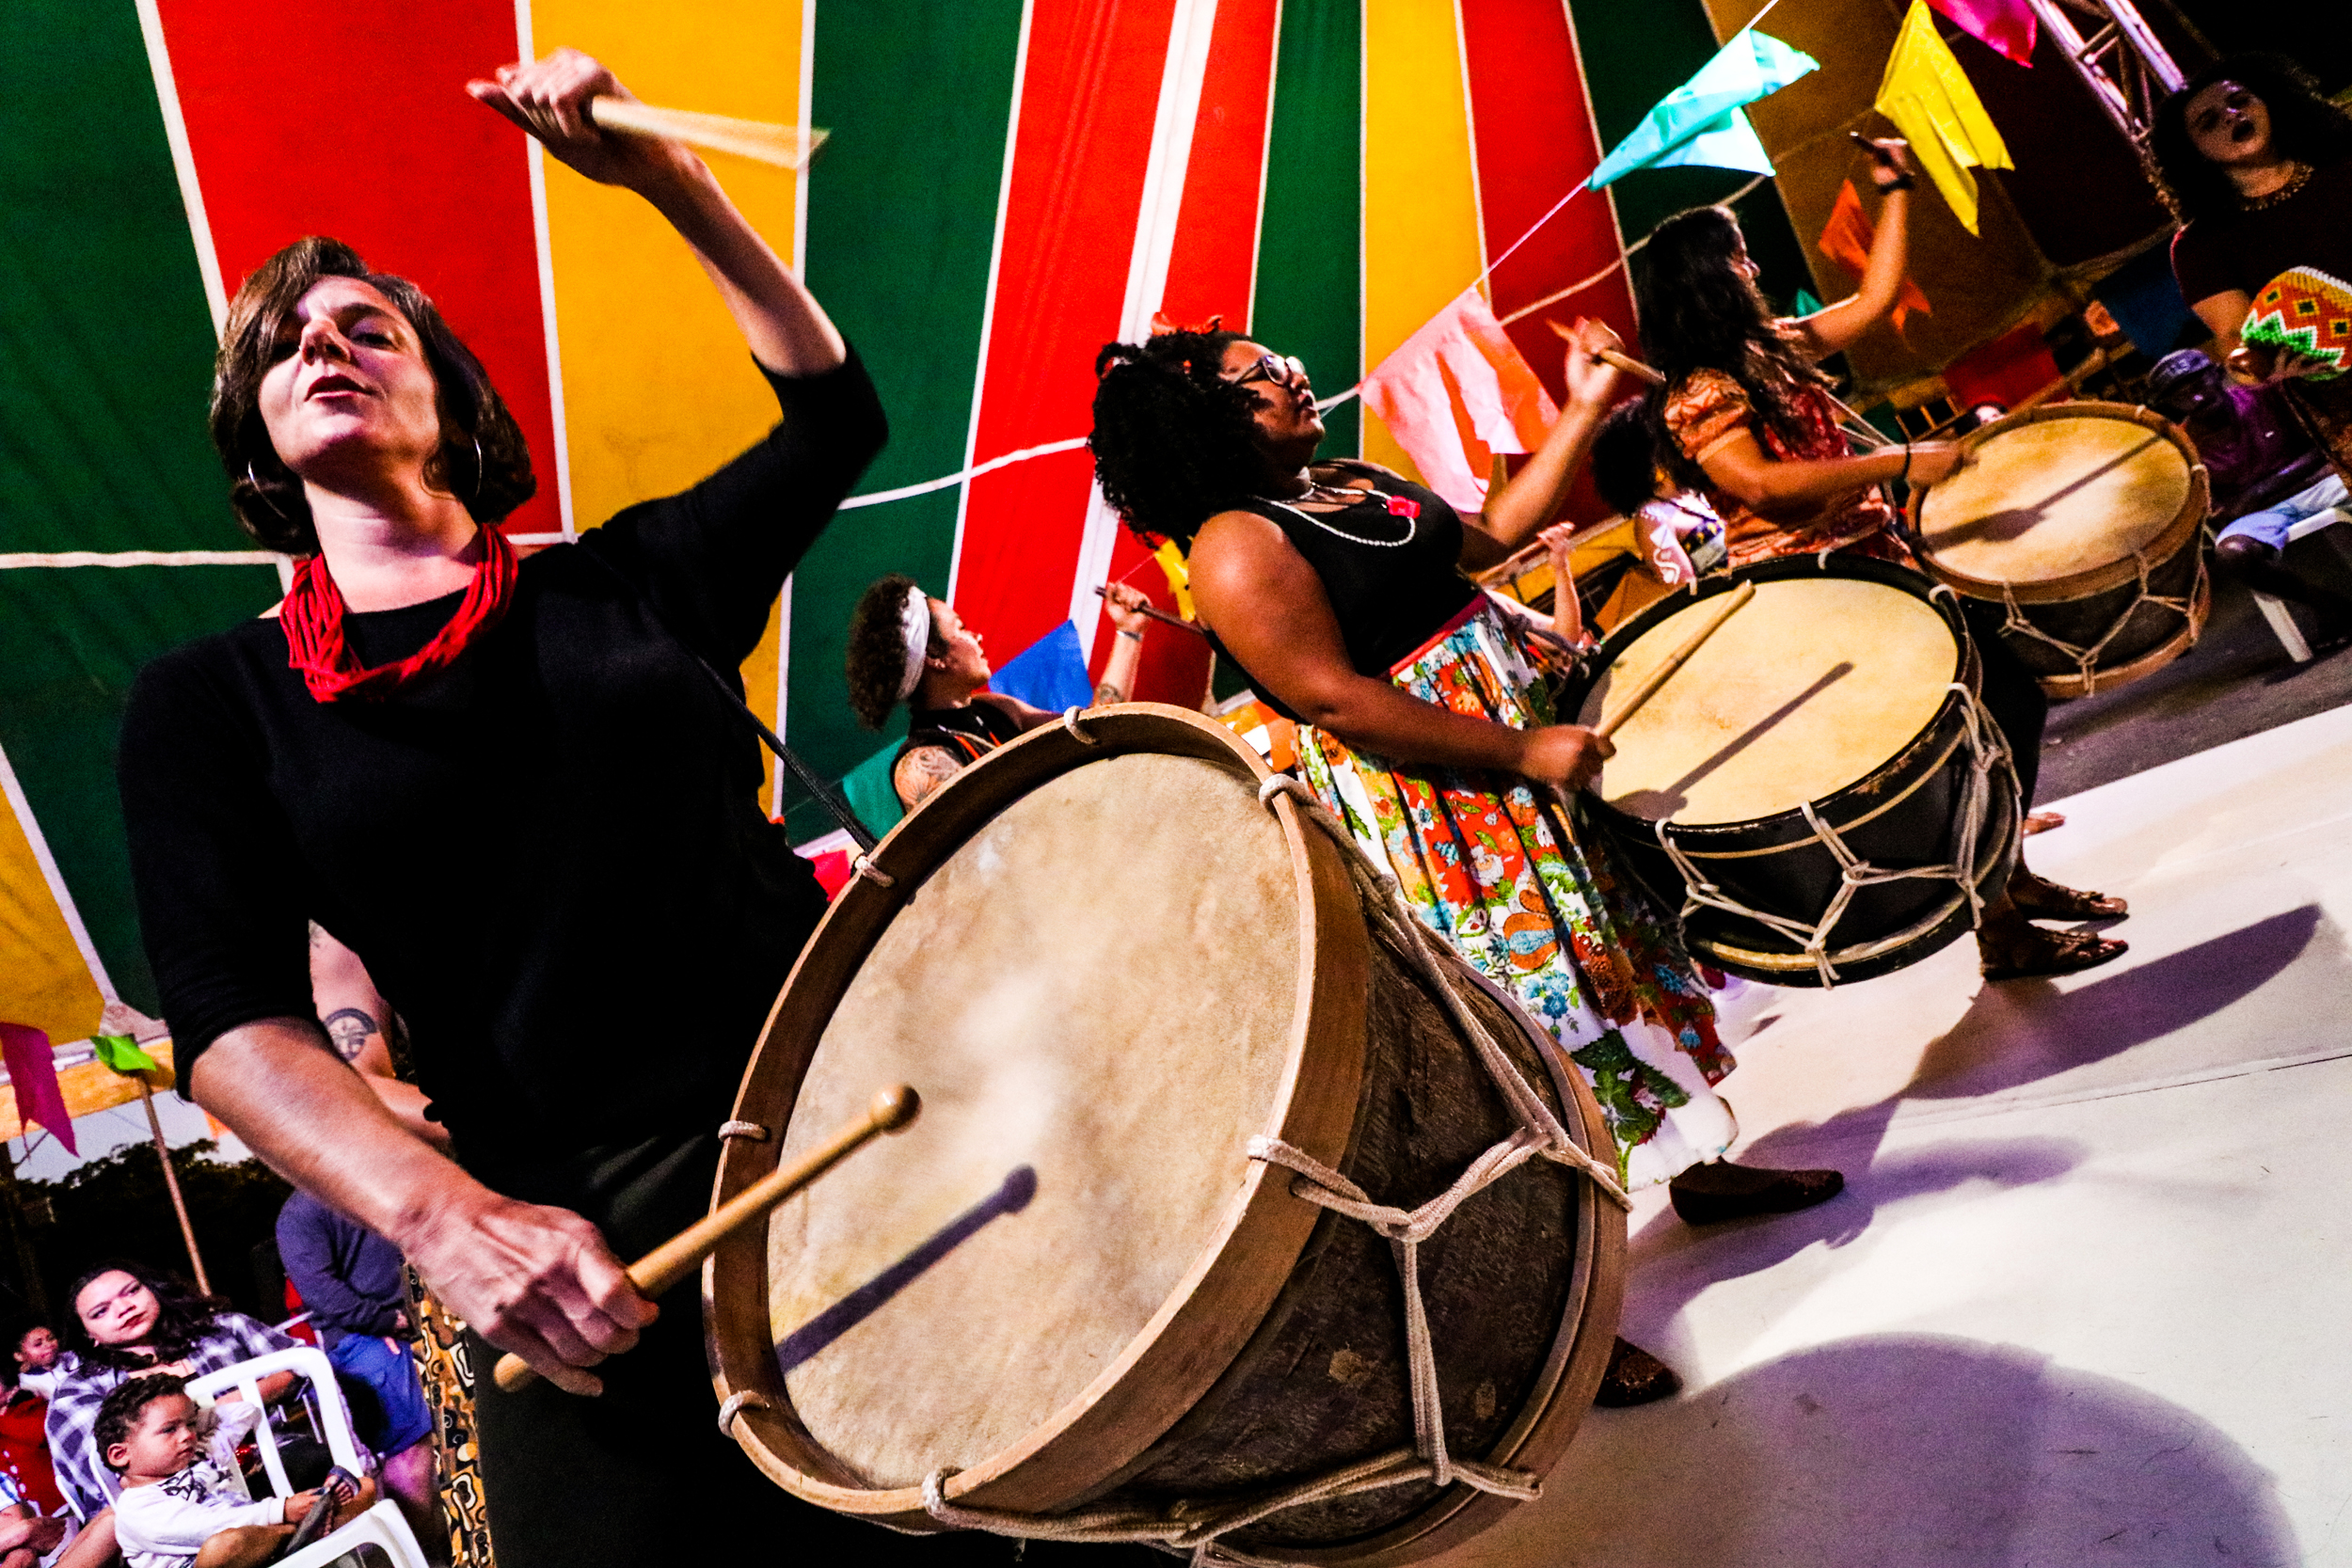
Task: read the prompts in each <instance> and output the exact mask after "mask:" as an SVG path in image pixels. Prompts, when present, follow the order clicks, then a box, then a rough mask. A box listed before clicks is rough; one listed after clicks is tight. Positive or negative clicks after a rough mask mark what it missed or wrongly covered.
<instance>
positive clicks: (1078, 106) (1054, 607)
mask: <svg viewBox="0 0 2352 1568" xmlns="http://www.w3.org/2000/svg"><path fill="white" fill-rule="evenodd" d="M1173 10H1174V0H1031V8H1030V16H1029V46H1028V58H1027V61H1026V64H1025V69H1024V71H1023V73H1022V85H1021V122H1020V124H1019V126H1018V127H1016V129H1015V131H1014V152H1013V168H1012V180H1011V182H1010V188H1009V190H1008V191H1007V192H1006V198H1005V211H1004V213H1003V214H1002V222H1003V224H1004V238H1003V240H1002V242H1001V248H1000V250H999V252H998V259H997V265H996V290H995V297H994V299H993V302H992V305H993V312H994V313H993V317H992V318H991V321H990V325H989V335H988V341H987V343H986V345H985V346H984V350H983V352H984V353H985V355H986V360H985V367H986V368H985V370H984V371H983V372H982V375H981V382H980V397H979V408H978V411H977V415H976V417H975V429H976V445H975V448H974V456H975V457H976V458H977V459H979V460H982V461H985V460H986V459H988V458H991V457H993V456H996V455H997V454H999V453H1002V452H1007V451H1013V450H1014V449H1016V448H1020V447H1026V446H1032V445H1036V444H1038V443H1041V442H1045V441H1053V440H1058V439H1063V438H1066V437H1068V436H1070V435H1071V433H1072V432H1073V431H1082V430H1085V429H1087V428H1088V427H1089V425H1090V423H1091V422H1092V406H1093V401H1094V356H1095V353H1096V351H1097V350H1099V349H1100V348H1101V347H1102V346H1103V345H1104V343H1106V342H1108V341H1111V339H1112V338H1113V337H1115V336H1116V335H1117V334H1118V331H1119V318H1120V308H1121V306H1122V305H1123V304H1124V303H1125V297H1126V292H1127V268H1128V263H1129V261H1130V260H1131V259H1132V257H1133V253H1134V249H1135V235H1136V214H1137V212H1138V211H1139V209H1140V206H1141V202H1142V197H1143V176H1144V169H1145V166H1146V165H1147V163H1148V162H1149V161H1150V158H1151V155H1152V121H1153V119H1154V116H1153V113H1152V109H1153V106H1154V105H1156V104H1157V103H1158V102H1159V96H1160V73H1161V68H1162V65H1163V63H1164V61H1165V59H1166V57H1167V55H1168V27H1169V24H1170V22H1171V20H1172V17H1173ZM1092 481H1093V463H1092V459H1091V458H1089V456H1088V454H1087V453H1086V451H1083V450H1080V451H1070V452H1061V453H1057V454H1056V455H1054V456H1051V457H1041V458H1037V459H1034V460H1032V461H1030V462H1026V463H1016V464H1014V465H1013V466H1012V467H1009V468H1002V469H999V470H998V471H997V472H995V473H993V474H987V475H983V476H982V477H980V478H978V479H977V480H974V481H973V482H972V484H971V488H970V490H969V492H968V493H967V495H966V497H965V500H964V513H963V522H962V527H961V541H960V547H959V549H958V552H957V557H956V589H955V601H956V610H957V612H958V613H959V614H961V616H962V617H963V622H964V624H965V625H966V626H972V627H974V628H975V629H976V630H978V631H979V632H981V633H982V634H983V635H985V636H986V637H987V638H988V640H989V641H991V642H992V643H993V644H994V645H995V646H997V647H1000V648H1025V647H1027V646H1028V645H1029V644H1030V643H1032V642H1034V641H1037V640H1038V639H1039V638H1041V637H1042V636H1044V635H1045V634H1046V633H1047V632H1049V631H1051V630H1053V629H1054V628H1055V627H1056V626H1059V625H1060V624H1061V623H1062V622H1063V621H1065V620H1067V619H1068V618H1069V615H1070V588H1071V576H1072V573H1073V569H1074V567H1075V564H1076V562H1077V556H1078V546H1079V541H1080V539H1081V538H1082V537H1083V535H1084V532H1085V528H1086V509H1087V498H1088V495H1089V490H1090V488H1091V484H1092Z"/></svg>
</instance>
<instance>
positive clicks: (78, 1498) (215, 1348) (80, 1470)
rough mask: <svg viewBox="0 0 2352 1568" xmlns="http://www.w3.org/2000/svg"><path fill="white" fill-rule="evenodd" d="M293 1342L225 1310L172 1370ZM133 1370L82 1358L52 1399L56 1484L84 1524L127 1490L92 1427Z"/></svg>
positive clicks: (217, 1364)
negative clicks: (102, 1453) (103, 1456)
mask: <svg viewBox="0 0 2352 1568" xmlns="http://www.w3.org/2000/svg"><path fill="white" fill-rule="evenodd" d="M292 1344H294V1340H292V1339H290V1338H287V1337H286V1336H285V1335H283V1334H280V1333H278V1330H276V1329H274V1328H272V1327H270V1326H269V1325H268V1324H267V1323H259V1322H256V1321H255V1320H254V1319H251V1318H248V1317H246V1315H245V1314H244V1313H242V1312H222V1313H218V1314H216V1315H215V1317H214V1319H213V1326H212V1331H211V1332H210V1333H208V1334H206V1335H205V1336H204V1338H201V1339H199V1340H198V1341H197V1344H196V1348H195V1349H194V1350H192V1351H190V1352H189V1353H188V1354H187V1355H186V1357H185V1358H184V1359H183V1360H182V1361H177V1362H173V1363H172V1364H171V1365H172V1370H175V1371H178V1372H180V1373H181V1374H182V1375H183V1376H184V1377H201V1376H203V1375H204V1374H205V1373H206V1372H216V1371H219V1370H221V1369H222V1368H224V1367H233V1366H235V1365H236V1364H237V1363H238V1362H240V1361H250V1360H252V1359H253V1358H254V1357H255V1356H259V1355H267V1354H269V1353H270V1352H272V1351H277V1350H284V1349H286V1348H288V1347H289V1346H291V1345H292ZM130 1376H131V1374H130V1373H128V1372H122V1371H117V1370H114V1369H112V1368H110V1367H94V1366H92V1365H90V1364H89V1363H88V1362H87V1361H83V1362H80V1363H77V1364H76V1365H75V1366H74V1368H73V1370H72V1371H71V1372H69V1373H68V1374H67V1375H66V1376H65V1377H64V1378H63V1379H61V1380H60V1381H59V1383H58V1385H57V1392H56V1396H55V1397H54V1398H52V1399H51V1400H50V1402H49V1457H50V1461H51V1463H53V1464H54V1465H56V1471H57V1489H58V1490H59V1491H61V1492H63V1493H64V1494H65V1500H66V1502H67V1504H68V1505H69V1506H70V1507H72V1510H73V1512H74V1513H76V1514H78V1515H80V1517H81V1519H82V1521H83V1522H84V1523H85V1524H87V1522H88V1521H89V1520H90V1519H91V1518H92V1517H94V1516H95V1515H96V1514H97V1513H98V1512H99V1511H100V1510H101V1509H103V1508H105V1507H107V1506H108V1505H109V1504H111V1503H112V1502H113V1501H114V1499H115V1494H116V1493H118V1492H119V1491H121V1490H122V1482H121V1481H120V1479H119V1478H118V1477H117V1476H116V1475H115V1473H114V1472H113V1471H112V1470H109V1469H107V1468H106V1464H105V1461H104V1460H103V1459H101V1458H100V1457H99V1454H98V1445H97V1442H96V1440H95V1439H94V1438H93V1437H92V1435H91V1428H93V1427H95V1426H96V1425H97V1424H98V1407H99V1406H100V1405H101V1404H103V1403H104V1402H105V1401H106V1396H107V1395H108V1394H110V1393H112V1392H113V1391H114V1390H115V1388H116V1387H117V1386H119V1385H121V1384H122V1383H124V1382H125V1381H127V1380H128V1379H129V1378H130Z"/></svg>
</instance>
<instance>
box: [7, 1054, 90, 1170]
mask: <svg viewBox="0 0 2352 1568" xmlns="http://www.w3.org/2000/svg"><path fill="white" fill-rule="evenodd" d="M0 1057H5V1059H6V1060H7V1062H8V1085H9V1086H10V1087H11V1088H13V1089H14V1090H15V1091H16V1119H17V1121H18V1123H19V1124H20V1125H23V1126H27V1127H29V1126H31V1125H32V1124H33V1123H34V1122H39V1123H40V1124H41V1125H42V1126H43V1127H46V1128H47V1129H49V1131H50V1132H52V1133H53V1134H55V1135H56V1140H57V1141H58V1142H59V1143H61V1144H63V1145H65V1148H66V1152H67V1153H69V1154H79V1153H81V1152H82V1151H81V1150H80V1149H78V1148H74V1147H73V1118H72V1117H70V1116H68V1115H66V1110H65V1092H64V1091H63V1090H61V1089H59V1088H58V1087H57V1058H56V1053H55V1052H54V1051H53V1050H52V1049H51V1047H50V1044H49V1037H48V1035H46V1034H45V1033H43V1032H42V1031H40V1030H39V1029H36V1028H34V1027H32V1025H30V1024H27V1023H0Z"/></svg>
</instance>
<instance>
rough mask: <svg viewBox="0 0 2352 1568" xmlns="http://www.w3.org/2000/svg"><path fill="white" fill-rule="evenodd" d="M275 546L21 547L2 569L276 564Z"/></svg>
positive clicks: (2, 560) (1, 562)
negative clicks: (261, 547) (159, 548)
mask: <svg viewBox="0 0 2352 1568" xmlns="http://www.w3.org/2000/svg"><path fill="white" fill-rule="evenodd" d="M285 559H286V558H285V557H284V556H282V555H279V554H278V553H277V552H276V551H274V550H50V551H41V550H21V551H16V552H12V553H6V554H0V570H6V569H8V568H11V567H27V566H34V567H38V566H275V565H277V564H278V562H281V561H284V560H285Z"/></svg>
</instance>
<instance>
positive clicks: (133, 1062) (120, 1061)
mask: <svg viewBox="0 0 2352 1568" xmlns="http://www.w3.org/2000/svg"><path fill="white" fill-rule="evenodd" d="M89 1043H90V1049H91V1050H93V1051H95V1052H97V1053H98V1059H99V1060H100V1061H102V1062H103V1063H105V1064H106V1066H107V1067H108V1068H109V1069H112V1070H113V1071H116V1072H120V1073H125V1074H128V1073H134V1072H153V1071H154V1070H155V1069H157V1068H158V1067H159V1066H161V1065H162V1064H161V1063H159V1062H157V1061H156V1060H155V1058H154V1057H152V1056H151V1055H149V1054H148V1053H146V1052H144V1051H141V1050H140V1049H139V1042H138V1041H136V1040H135V1039H133V1038H132V1037H130V1036H128V1035H92V1036H91V1037H90V1038H89Z"/></svg>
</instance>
